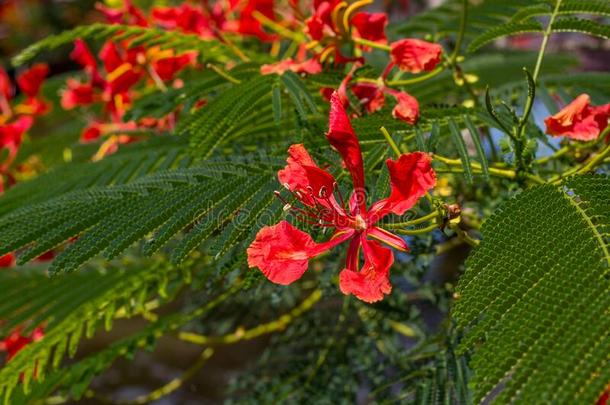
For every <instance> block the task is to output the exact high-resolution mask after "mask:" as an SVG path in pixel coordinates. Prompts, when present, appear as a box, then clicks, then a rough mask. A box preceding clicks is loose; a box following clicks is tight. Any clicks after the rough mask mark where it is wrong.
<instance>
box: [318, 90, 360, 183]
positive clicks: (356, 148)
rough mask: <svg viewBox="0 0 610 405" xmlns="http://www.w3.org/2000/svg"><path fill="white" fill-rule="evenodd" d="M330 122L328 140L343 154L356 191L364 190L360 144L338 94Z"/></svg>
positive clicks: (333, 100)
mask: <svg viewBox="0 0 610 405" xmlns="http://www.w3.org/2000/svg"><path fill="white" fill-rule="evenodd" d="M328 121H329V123H328V133H327V134H326V138H327V139H328V141H329V142H330V144H331V145H332V146H334V147H335V149H337V151H338V152H339V153H340V154H341V157H342V158H343V162H344V163H345V167H346V168H347V170H349V172H350V174H351V176H352V182H353V183H354V189H356V190H363V189H364V165H363V163H362V152H361V150H360V143H359V142H358V138H357V137H356V133H355V132H354V129H353V128H352V124H351V123H350V121H349V118H348V116H347V113H346V112H345V108H344V107H343V103H342V102H341V100H340V97H339V95H338V93H336V92H335V93H334V94H333V95H332V96H331V99H330V116H329V119H328Z"/></svg>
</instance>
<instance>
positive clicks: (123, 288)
mask: <svg viewBox="0 0 610 405" xmlns="http://www.w3.org/2000/svg"><path fill="white" fill-rule="evenodd" d="M184 270H185V271H183V270H181V269H178V268H176V267H174V266H171V265H169V264H167V263H163V262H161V261H159V260H156V261H152V260H149V261H141V260H140V261H134V260H133V259H129V260H124V261H123V262H121V263H116V265H111V266H105V269H104V270H103V271H100V270H95V269H92V268H89V269H88V270H87V271H82V272H78V273H76V274H72V275H70V276H66V277H59V278H56V279H54V280H52V281H49V279H48V277H47V276H46V275H44V274H42V273H41V272H40V271H32V272H30V273H26V274H23V275H20V276H17V275H16V274H11V273H0V286H2V289H3V291H7V294H5V298H6V300H3V302H2V305H1V306H0V317H2V318H6V317H7V316H10V319H9V320H8V321H7V322H6V323H4V324H3V325H1V326H2V328H1V329H0V333H3V334H4V333H8V332H9V331H11V330H12V329H13V328H15V327H16V326H18V325H20V324H27V325H29V326H30V328H31V327H33V326H36V325H45V326H44V329H45V334H44V339H42V340H41V341H39V342H36V343H34V344H31V345H28V346H27V348H25V349H24V350H23V351H21V352H19V354H18V355H17V356H16V357H15V358H14V359H13V360H12V361H11V362H10V363H9V364H8V365H7V366H6V367H3V368H2V369H0V393H2V394H3V395H2V394H0V397H2V396H4V398H5V400H8V398H10V392H11V391H12V390H13V389H14V388H15V387H16V386H17V384H18V383H19V382H20V380H23V385H22V389H23V390H24V391H25V392H28V389H29V385H30V382H31V380H32V379H33V378H34V379H35V381H36V382H37V383H40V382H41V381H42V380H44V379H45V377H46V375H47V374H48V373H51V375H53V371H54V370H56V369H57V368H58V367H59V366H60V365H61V363H62V361H63V360H64V357H66V356H69V357H73V356H74V355H75V354H76V352H77V349H78V346H79V343H80V340H81V338H83V337H87V338H91V337H92V336H93V334H94V333H95V332H96V330H97V329H99V328H100V327H101V326H103V328H104V329H106V330H110V329H111V328H112V324H113V321H114V320H115V319H120V318H126V317H132V316H135V315H138V314H141V313H143V312H146V311H148V310H150V303H151V302H152V301H151V300H153V299H156V301H155V305H159V303H160V302H164V301H168V300H171V299H172V298H173V297H174V296H175V294H176V293H177V292H178V291H179V289H180V287H181V286H182V285H183V284H184V283H188V282H189V281H190V279H191V275H190V274H189V273H190V271H191V270H189V269H188V268H185V269H184ZM99 366H100V364H99V363H98V364H96V367H99ZM20 376H23V377H20Z"/></svg>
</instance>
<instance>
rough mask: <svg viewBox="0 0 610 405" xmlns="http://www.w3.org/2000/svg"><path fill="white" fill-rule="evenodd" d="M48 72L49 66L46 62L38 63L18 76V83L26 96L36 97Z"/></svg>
mask: <svg viewBox="0 0 610 405" xmlns="http://www.w3.org/2000/svg"><path fill="white" fill-rule="evenodd" d="M47 74H49V66H48V65H47V64H46V63H37V64H35V65H34V66H32V67H31V68H30V69H28V70H26V71H25V72H23V73H21V74H20V75H18V76H17V84H18V85H19V88H20V89H21V91H22V92H23V93H24V94H25V95H26V96H28V97H36V96H37V95H38V92H39V91H40V86H42V82H43V81H44V79H45V77H47Z"/></svg>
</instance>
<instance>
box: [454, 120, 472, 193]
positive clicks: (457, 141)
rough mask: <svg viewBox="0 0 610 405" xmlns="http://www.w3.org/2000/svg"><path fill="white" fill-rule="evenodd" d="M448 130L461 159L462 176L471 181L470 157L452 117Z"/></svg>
mask: <svg viewBox="0 0 610 405" xmlns="http://www.w3.org/2000/svg"><path fill="white" fill-rule="evenodd" d="M448 126H449V132H451V139H452V141H453V144H454V145H455V148H456V149H457V151H458V154H459V155H460V160H461V161H462V167H463V168H464V176H465V177H466V181H467V182H468V183H472V167H470V157H469V156H468V151H467V150H466V143H465V142H464V138H463V137H462V134H461V132H460V128H459V127H458V125H457V124H456V123H455V121H454V120H453V118H451V119H449V123H448Z"/></svg>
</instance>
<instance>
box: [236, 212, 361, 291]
mask: <svg viewBox="0 0 610 405" xmlns="http://www.w3.org/2000/svg"><path fill="white" fill-rule="evenodd" d="M352 235H353V232H340V233H337V234H336V235H335V236H333V238H332V239H331V240H329V241H328V242H325V243H321V244H318V243H315V242H314V241H313V239H312V238H311V236H309V235H308V234H307V233H305V232H303V231H301V230H299V229H297V228H295V227H293V226H292V225H291V224H290V223H289V222H287V221H281V222H280V223H278V224H277V225H273V226H266V227H264V228H262V229H261V230H260V231H259V232H258V234H257V235H256V238H255V239H254V241H253V242H252V244H251V245H250V247H249V248H248V250H247V253H248V266H249V267H258V268H259V269H260V270H261V271H262V272H263V274H264V275H265V277H267V278H268V279H269V280H270V281H272V282H274V283H276V284H283V285H286V284H290V283H292V282H294V281H296V280H298V279H299V278H301V276H302V275H303V273H305V271H306V270H307V266H308V263H309V259H311V258H312V257H314V256H317V255H319V254H320V253H322V252H324V251H326V250H328V249H331V248H332V247H334V246H336V245H338V244H339V243H342V242H344V241H345V240H347V239H349V238H350V237H351V236H352Z"/></svg>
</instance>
